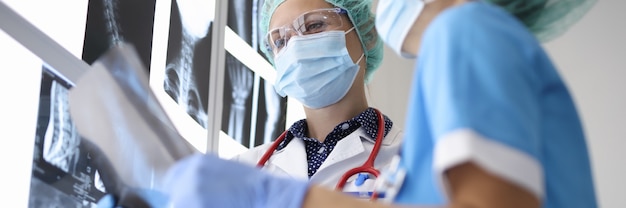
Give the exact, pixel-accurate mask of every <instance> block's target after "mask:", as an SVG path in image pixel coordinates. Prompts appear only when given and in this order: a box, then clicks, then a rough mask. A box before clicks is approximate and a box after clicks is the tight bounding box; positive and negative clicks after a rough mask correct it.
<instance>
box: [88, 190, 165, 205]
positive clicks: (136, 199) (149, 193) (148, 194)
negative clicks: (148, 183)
mask: <svg viewBox="0 0 626 208" xmlns="http://www.w3.org/2000/svg"><path fill="white" fill-rule="evenodd" d="M168 199H169V198H168V197H167V195H165V194H164V193H162V192H159V191H156V190H150V189H135V188H127V189H124V190H123V191H121V193H120V194H119V196H116V195H114V194H107V195H104V196H103V197H102V198H100V200H98V204H97V207H98V208H165V207H168V205H169V204H168Z"/></svg>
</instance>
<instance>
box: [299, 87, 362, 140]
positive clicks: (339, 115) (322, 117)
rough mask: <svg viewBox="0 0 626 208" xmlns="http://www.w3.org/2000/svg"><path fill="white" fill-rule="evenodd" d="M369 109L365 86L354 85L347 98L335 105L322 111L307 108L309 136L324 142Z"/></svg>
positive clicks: (305, 111) (321, 109) (305, 109)
mask: <svg viewBox="0 0 626 208" xmlns="http://www.w3.org/2000/svg"><path fill="white" fill-rule="evenodd" d="M357 79H358V76H357ZM355 83H356V82H355ZM368 107H369V105H368V103H367V98H366V97H365V92H364V85H359V84H354V85H353V86H352V89H350V91H349V92H348V93H347V94H346V96H344V97H343V98H342V99H341V100H339V102H337V103H335V104H332V105H330V106H327V107H324V108H320V109H310V108H306V107H305V108H304V113H305V114H306V123H307V127H308V135H307V136H308V137H310V138H315V139H317V140H319V141H320V142H323V141H324V140H325V139H326V136H327V135H328V134H329V133H330V132H331V131H332V130H333V129H334V128H335V126H337V125H338V124H339V123H341V122H344V121H346V120H349V119H352V118H354V117H356V116H357V115H359V114H360V113H362V112H363V111H365V110H367V108H368Z"/></svg>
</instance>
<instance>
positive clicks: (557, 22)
mask: <svg viewBox="0 0 626 208" xmlns="http://www.w3.org/2000/svg"><path fill="white" fill-rule="evenodd" d="M486 1H487V2H491V3H493V4H496V5H498V6H500V7H502V8H504V9H505V10H507V11H508V12H510V13H511V14H513V15H515V16H516V17H517V18H518V19H519V20H521V21H522V22H523V23H524V24H525V25H526V27H527V28H528V29H530V31H531V32H532V33H533V34H535V36H536V37H537V39H539V41H541V42H548V41H550V40H552V39H554V38H557V37H559V36H561V35H562V34H563V33H565V32H566V31H567V30H568V29H569V28H570V26H572V25H573V24H574V23H576V22H578V20H580V18H582V17H583V16H584V15H585V14H586V13H587V12H588V11H589V9H591V7H592V6H593V5H594V3H595V2H596V1H595V0H486Z"/></svg>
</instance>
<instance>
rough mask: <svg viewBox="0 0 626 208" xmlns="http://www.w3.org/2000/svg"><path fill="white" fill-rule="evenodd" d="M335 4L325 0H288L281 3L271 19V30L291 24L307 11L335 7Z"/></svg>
mask: <svg viewBox="0 0 626 208" xmlns="http://www.w3.org/2000/svg"><path fill="white" fill-rule="evenodd" d="M333 7H334V6H333V5H332V4H330V3H328V2H326V1H324V0H286V1H284V2H283V3H282V4H280V5H279V6H278V7H277V8H276V10H274V13H273V14H272V17H271V19H270V26H269V28H270V30H271V29H273V28H276V27H280V26H283V25H286V24H291V22H293V20H294V19H296V18H297V17H298V16H300V15H302V14H303V13H305V12H308V11H311V10H315V9H323V8H333Z"/></svg>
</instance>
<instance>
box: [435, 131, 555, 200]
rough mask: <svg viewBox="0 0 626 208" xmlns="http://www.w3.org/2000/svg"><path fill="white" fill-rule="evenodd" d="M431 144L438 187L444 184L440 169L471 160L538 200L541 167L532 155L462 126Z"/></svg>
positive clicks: (443, 188)
mask: <svg viewBox="0 0 626 208" xmlns="http://www.w3.org/2000/svg"><path fill="white" fill-rule="evenodd" d="M438 141H439V142H437V143H436V144H435V151H434V158H433V160H434V161H433V166H434V167H433V168H434V170H435V177H436V178H437V179H438V182H439V185H440V186H441V187H442V190H446V193H445V194H446V197H447V196H448V191H449V190H448V186H447V183H446V182H447V181H446V180H445V177H443V174H444V171H446V170H447V169H449V168H452V167H454V166H456V165H460V164H462V163H464V162H468V161H472V162H475V163H476V164H478V165H479V166H480V167H482V168H484V169H485V170H487V171H488V172H490V173H493V174H495V175H497V176H500V177H502V178H504V179H506V180H508V181H510V182H512V183H514V184H517V185H519V186H521V187H523V188H525V189H527V190H528V191H530V192H531V193H533V194H534V195H535V196H537V197H538V198H539V199H543V198H544V196H545V195H544V186H543V184H544V178H543V168H542V166H541V164H540V163H539V162H538V161H537V159H535V158H533V157H532V156H530V155H528V154H526V153H524V152H522V151H519V150H516V149H515V148H511V147H509V146H507V145H504V144H501V143H498V142H496V141H494V140H493V139H489V138H485V137H484V136H482V135H480V134H479V133H477V132H476V131H474V130H472V129H469V128H462V129H457V130H454V131H451V132H450V133H447V134H445V135H443V136H442V137H441V138H439V139H438Z"/></svg>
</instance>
